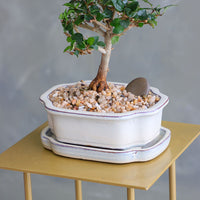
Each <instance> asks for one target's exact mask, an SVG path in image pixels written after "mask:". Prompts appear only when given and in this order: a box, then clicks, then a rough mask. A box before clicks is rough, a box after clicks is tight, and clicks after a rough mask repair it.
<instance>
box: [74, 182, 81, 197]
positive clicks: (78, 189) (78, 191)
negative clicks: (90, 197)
mask: <svg viewBox="0 0 200 200" xmlns="http://www.w3.org/2000/svg"><path fill="white" fill-rule="evenodd" d="M75 190H76V200H82V186H81V181H80V180H75Z"/></svg>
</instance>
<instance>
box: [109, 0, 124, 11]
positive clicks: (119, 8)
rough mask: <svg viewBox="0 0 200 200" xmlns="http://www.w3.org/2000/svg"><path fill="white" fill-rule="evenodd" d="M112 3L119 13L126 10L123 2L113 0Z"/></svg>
mask: <svg viewBox="0 0 200 200" xmlns="http://www.w3.org/2000/svg"><path fill="white" fill-rule="evenodd" d="M112 3H113V5H114V7H115V9H116V10H117V11H119V12H122V11H123V10H124V3H123V1H122V0H112Z"/></svg>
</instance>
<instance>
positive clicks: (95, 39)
mask: <svg viewBox="0 0 200 200" xmlns="http://www.w3.org/2000/svg"><path fill="white" fill-rule="evenodd" d="M93 38H94V43H93V44H97V42H98V41H99V36H94V37H93Z"/></svg>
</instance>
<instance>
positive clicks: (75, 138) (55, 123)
mask: <svg viewBox="0 0 200 200" xmlns="http://www.w3.org/2000/svg"><path fill="white" fill-rule="evenodd" d="M88 82H89V81H88ZM73 84H75V83H69V84H61V85H56V86H54V87H52V88H51V89H49V90H48V91H46V92H45V93H44V94H43V95H41V97H40V101H41V102H42V103H43V105H44V106H45V109H46V111H47V114H48V123H49V127H50V129H51V131H52V132H53V133H54V135H55V137H56V139H57V140H58V141H61V142H67V143H72V144H81V145H91V146H96V147H105V148H114V149H116V148H117V149H126V148H130V147H131V146H134V145H144V144H146V143H148V142H150V141H151V140H153V139H154V138H156V137H157V136H158V134H159V133H160V128H161V119H162V111H163V108H164V107H165V106H166V105H167V103H168V101H169V100H168V97H167V96H166V95H164V94H162V93H160V92H159V90H158V89H157V88H154V87H151V88H150V89H151V90H152V92H153V93H155V94H158V95H159V96H160V97H161V99H160V101H159V102H158V103H156V104H155V105H154V106H152V107H151V108H148V109H146V110H136V111H130V112H126V113H96V112H87V111H78V110H67V109H62V108H57V107H55V106H53V104H52V102H51V101H50V100H49V94H50V93H51V92H52V91H53V90H55V89H56V88H58V87H61V86H68V85H73ZM114 84H120V85H124V86H126V84H123V83H114Z"/></svg>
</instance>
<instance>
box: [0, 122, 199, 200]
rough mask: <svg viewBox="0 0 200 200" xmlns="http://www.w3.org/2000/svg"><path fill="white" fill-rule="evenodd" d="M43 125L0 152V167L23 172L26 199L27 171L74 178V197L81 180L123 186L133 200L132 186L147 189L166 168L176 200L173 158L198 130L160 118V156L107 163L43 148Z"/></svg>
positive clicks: (79, 199)
mask: <svg viewBox="0 0 200 200" xmlns="http://www.w3.org/2000/svg"><path fill="white" fill-rule="evenodd" d="M46 125H47V123H44V124H43V125H41V126H40V127H38V128H37V129H36V130H34V131H33V132H32V133H30V134H29V135H27V136H26V137H25V138H23V139H22V140H20V141H19V142H18V143H16V144H15V145H13V146H12V147H10V148H9V149H8V150H6V151H5V152H3V153H2V154H1V155H0V168H2V169H7V170H15V171H22V172H23V173H24V188H25V199H26V200H32V189H31V173H35V174H42V175H47V176H56V177H61V178H69V179H74V180H75V187H76V200H82V189H81V181H90V182H96V183H103V184H109V185H116V186H122V187H126V188H127V199H128V200H134V199H135V191H134V189H142V190H148V189H149V188H150V187H151V186H152V185H153V184H154V183H155V182H156V180H158V178H159V177H160V176H161V175H162V174H163V173H164V172H165V171H166V170H167V169H169V192H170V200H176V167H175V161H176V159H177V158H178V157H179V156H180V155H181V154H182V153H183V152H184V150H186V149H187V148H188V146H189V145H190V144H191V143H192V142H193V141H194V140H195V139H196V138H197V137H198V135H199V134H200V125H192V124H184V123H175V122H163V123H162V125H163V126H164V127H166V128H168V129H170V130H171V142H170V144H169V147H168V148H167V149H166V151H164V152H163V153H162V154H161V155H160V156H158V157H157V158H155V159H153V160H151V161H148V162H142V163H129V164H109V163H101V162H93V161H86V160H78V159H72V158H65V157H61V156H58V155H55V154H53V153H52V152H51V151H48V150H46V149H45V148H44V147H43V146H42V144H41V141H40V132H41V130H42V129H43V128H44V127H45V126H46Z"/></svg>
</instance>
